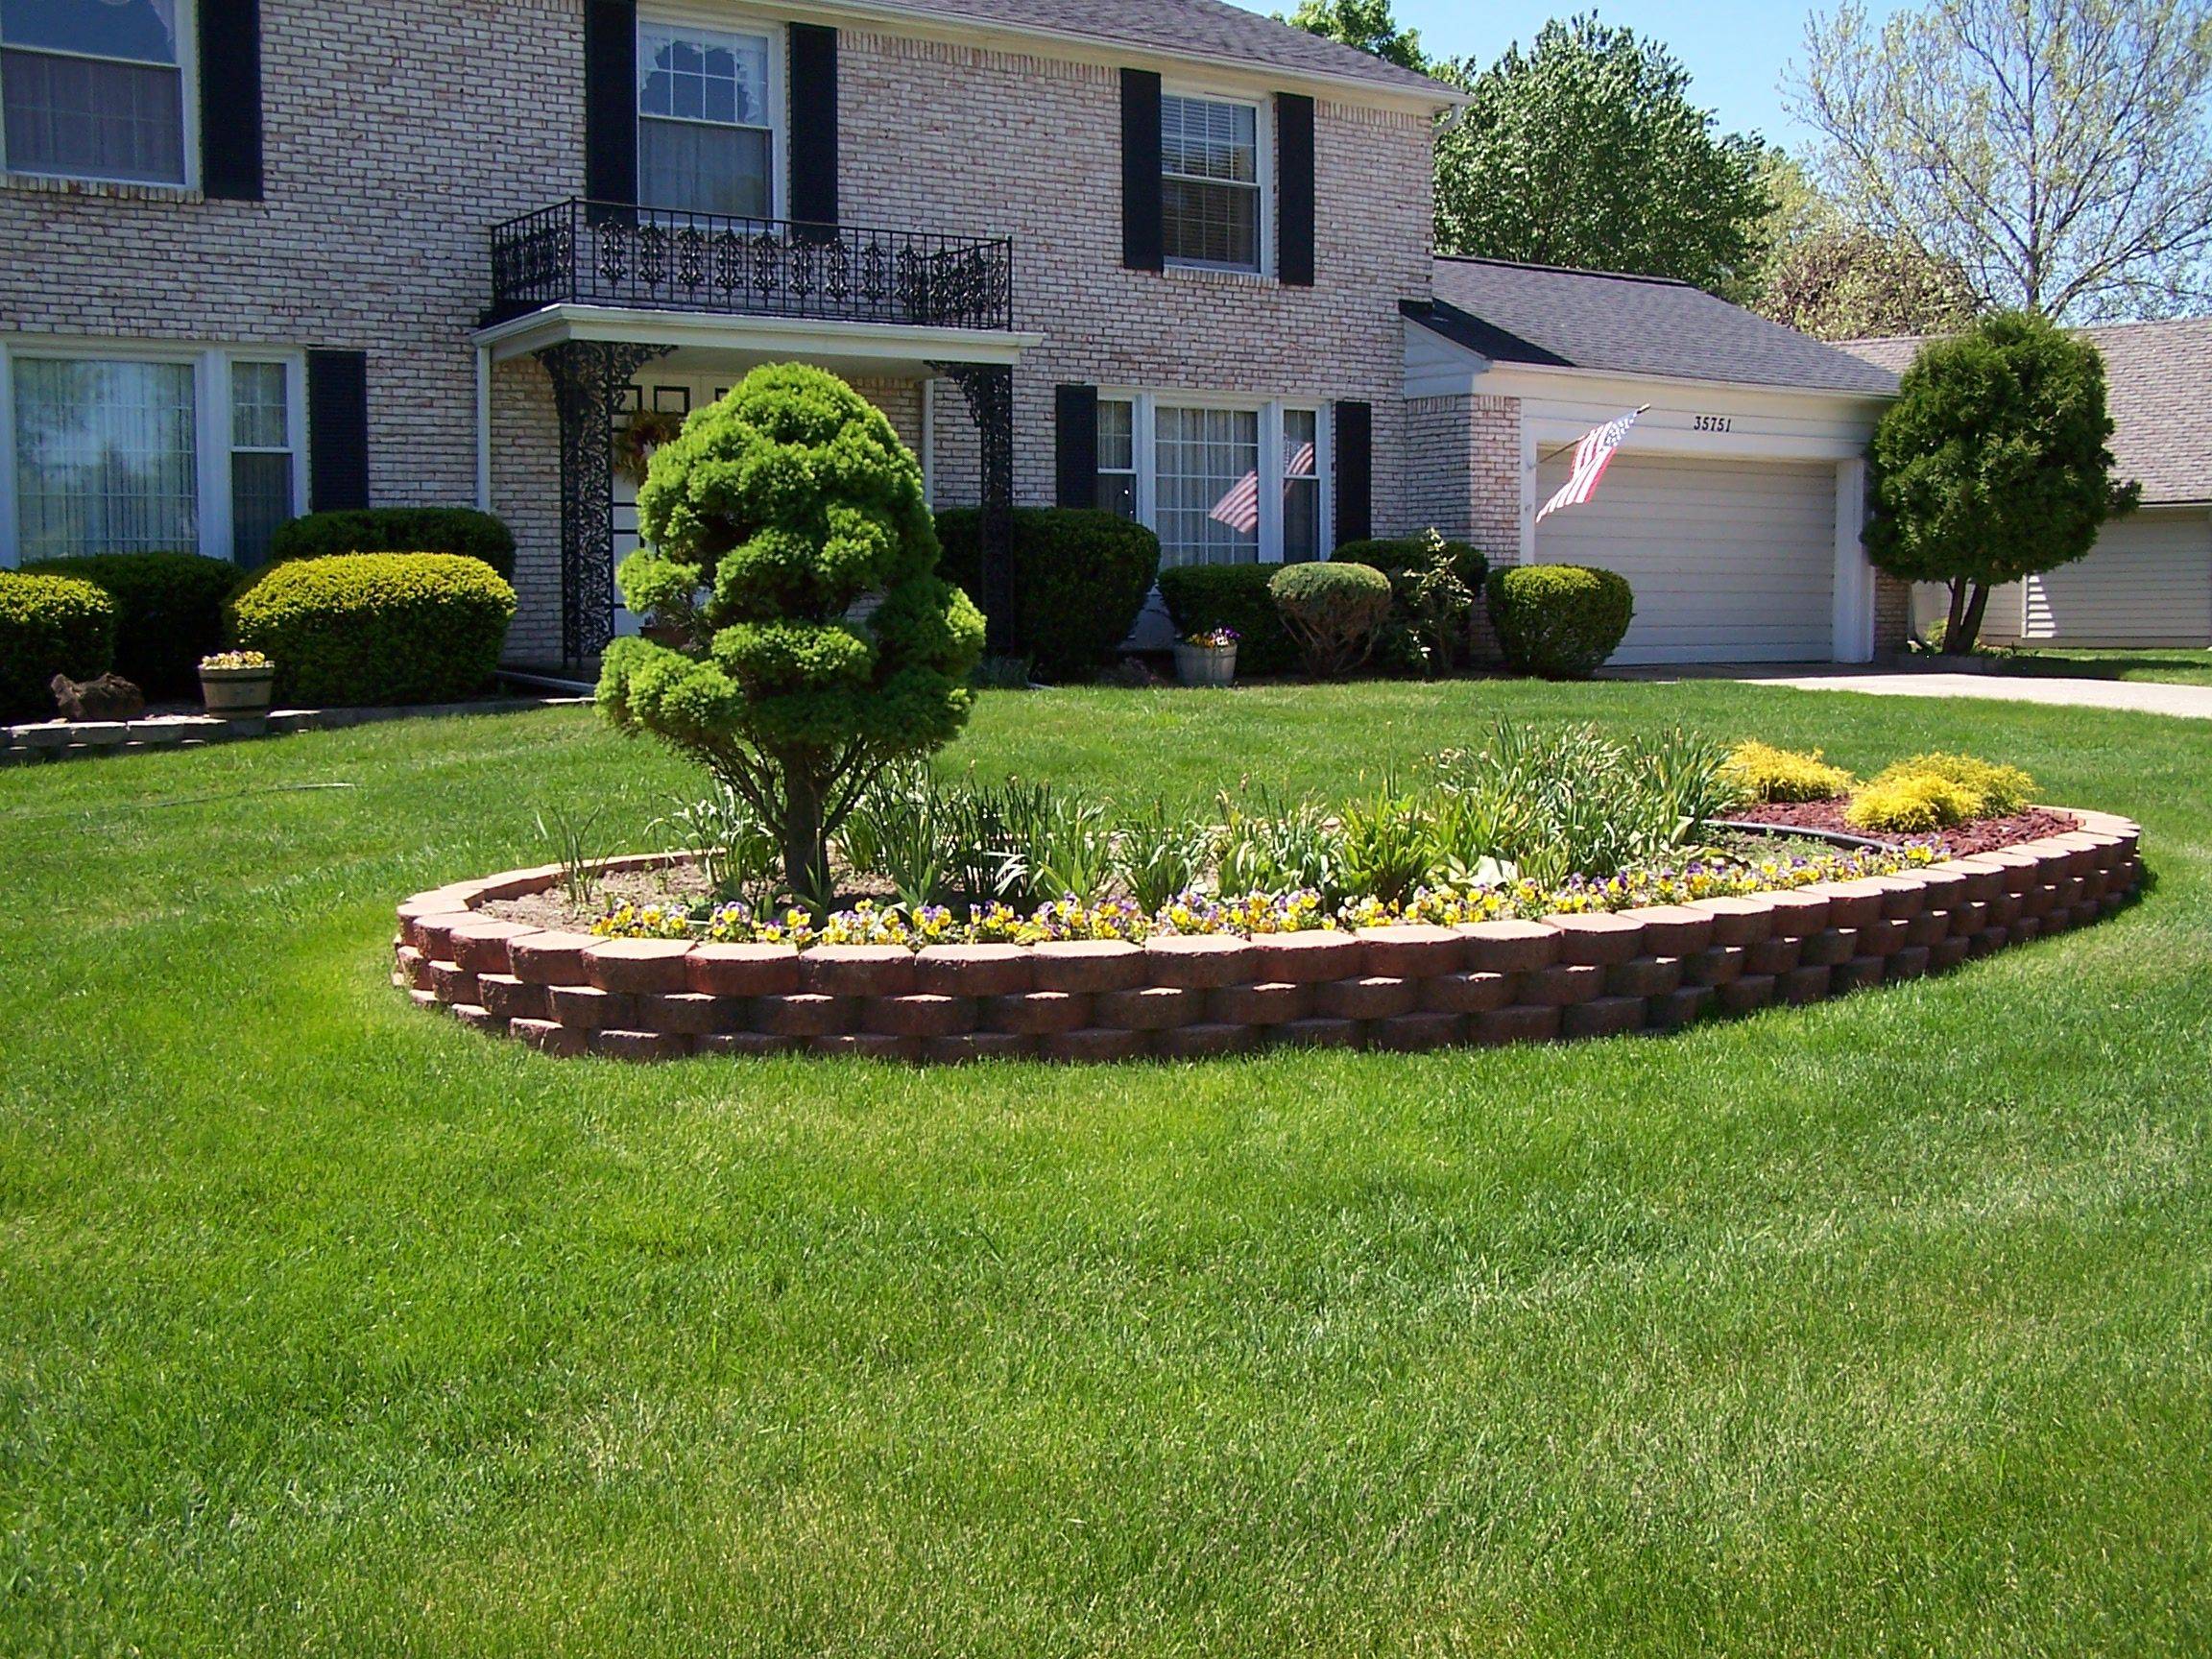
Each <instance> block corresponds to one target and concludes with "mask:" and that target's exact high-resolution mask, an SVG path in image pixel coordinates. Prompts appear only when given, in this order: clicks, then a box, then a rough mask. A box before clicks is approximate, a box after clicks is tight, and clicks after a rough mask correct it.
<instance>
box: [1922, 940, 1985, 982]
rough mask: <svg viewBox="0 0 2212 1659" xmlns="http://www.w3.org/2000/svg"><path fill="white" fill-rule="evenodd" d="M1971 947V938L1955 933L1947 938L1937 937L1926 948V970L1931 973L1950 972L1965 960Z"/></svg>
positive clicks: (1972, 946)
mask: <svg viewBox="0 0 2212 1659" xmlns="http://www.w3.org/2000/svg"><path fill="white" fill-rule="evenodd" d="M1973 949H1974V941H1973V940H1971V939H1967V938H1962V937H1960V935H1959V934H1956V933H1954V934H1953V935H1952V936H1951V937H1950V938H1948V939H1938V940H1937V941H1936V943H1935V944H1933V945H1931V946H1930V947H1929V948H1928V972H1929V973H1931V974H1948V973H1950V972H1951V970H1952V969H1954V968H1956V967H1958V966H1959V964H1960V963H1961V962H1963V961H1965V960H1966V957H1967V953H1968V952H1969V951H1971V950H1973Z"/></svg>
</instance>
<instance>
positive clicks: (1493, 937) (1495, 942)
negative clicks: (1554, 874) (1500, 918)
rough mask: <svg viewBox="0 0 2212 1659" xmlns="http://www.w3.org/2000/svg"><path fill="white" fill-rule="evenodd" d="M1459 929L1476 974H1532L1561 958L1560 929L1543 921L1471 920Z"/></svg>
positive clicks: (1471, 968)
mask: <svg viewBox="0 0 2212 1659" xmlns="http://www.w3.org/2000/svg"><path fill="white" fill-rule="evenodd" d="M1457 931H1458V933H1459V936H1460V937H1461V938H1463V939H1465V940H1466V941H1467V966H1468V968H1469V970H1470V971H1472V972H1474V973H1477V974H1532V973H1534V972H1535V971H1536V970H1538V969H1540V968H1549V967H1551V965H1552V964H1553V963H1555V962H1557V961H1558V960H1559V930H1558V929H1557V928H1556V927H1551V926H1546V925H1545V924H1543V923H1541V922H1470V923H1468V924H1467V925H1466V926H1463V927H1461V928H1459V929H1458V930H1457Z"/></svg>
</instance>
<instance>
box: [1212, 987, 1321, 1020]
mask: <svg viewBox="0 0 2212 1659" xmlns="http://www.w3.org/2000/svg"><path fill="white" fill-rule="evenodd" d="M1312 1011H1313V987H1312V986H1310V985H1224V986H1222V987H1221V988H1220V989H1218V990H1215V991H1209V992H1207V993H1206V1021H1205V1022H1206V1023H1208V1024H1211V1025H1284V1024H1287V1023H1288V1022H1290V1021H1292V1020H1303V1019H1305V1018H1306V1017H1307V1015H1309V1014H1310V1013H1311V1012H1312Z"/></svg>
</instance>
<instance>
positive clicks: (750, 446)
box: [599, 363, 983, 898]
mask: <svg viewBox="0 0 2212 1659" xmlns="http://www.w3.org/2000/svg"><path fill="white" fill-rule="evenodd" d="M637 519H638V524H639V527H640V530H641V532H642V535H643V538H644V540H645V541H646V542H647V544H648V546H649V548H650V549H651V550H650V551H644V552H639V553H636V554H633V555H632V556H631V557H630V558H628V559H626V560H624V561H623V562H622V568H621V570H620V571H619V572H618V573H617V574H618V579H619V581H620V583H621V587H622V596H623V599H624V601H625V602H626V603H627V604H628V605H629V606H630V608H631V609H632V610H633V611H637V612H639V613H645V614H649V615H651V616H652V617H653V618H654V622H655V628H654V633H655V634H656V635H660V636H661V638H660V639H654V638H642V639H617V640H615V641H614V642H613V644H611V645H610V646H609V647H608V648H607V653H606V657H605V659H604V665H603V668H602V671H601V675H600V680H599V707H600V709H602V710H603V711H604V712H605V713H606V714H607V715H608V717H609V718H610V719H612V720H613V723H614V724H615V725H616V726H618V727H620V728H622V729H623V730H625V731H646V732H651V733H654V734H655V735H657V736H659V737H660V738H661V739H662V740H663V741H664V742H666V743H668V744H669V745H670V746H671V747H673V748H674V749H676V750H677V751H678V752H679V753H681V754H684V755H686V756H688V757H691V758H692V759H694V760H697V761H698V762H700V763H701V764H702V765H704V766H706V767H707V768H708V769H709V771H710V772H712V773H713V774H714V775H715V777H716V778H718V779H720V780H721V781H723V782H725V783H727V784H728V785H729V786H730V787H731V788H732V789H733V790H734V791H736V793H737V794H738V795H739V796H741V797H742V798H743V799H744V800H745V801H747V802H748V803H750V804H751V805H752V806H753V808H754V810H756V811H757V812H758V813H759V814H760V817H761V820H762V822H763V823H765V824H766V825H767V826H768V828H769V829H771V830H772V831H773V832H774V833H775V835H776V837H777V840H778V842H779V844H780V845H781V849H782V854H783V873H784V878H785V879H786V880H788V881H789V883H790V885H791V889H792V891H793V892H795V893H798V894H800V895H802V896H805V897H807V898H813V897H816V896H819V895H826V894H827V893H828V892H829V835H830V833H831V832H832V831H834V830H835V829H837V827H838V826H839V825H840V824H842V823H843V822H844V820H845V817H846V816H847V814H849V813H850V812H851V811H852V809H853V806H854V802H855V801H856V800H857V798H858V796H859V795H860V793H861V791H862V790H863V789H865V788H866V786H867V784H868V782H869V781H871V780H872V779H873V778H874V777H875V776H876V774H877V773H878V772H879V771H881V770H882V768H883V767H884V766H886V765H888V764H890V763H891V762H892V761H895V760H898V759H901V758H903V757H908V756H915V755H925V754H927V753H928V752H929V751H931V750H933V749H938V748H941V747H943V746H944V745H945V744H946V743H948V742H950V741H951V739H952V737H953V736H954V735H955V734H956V733H958V732H959V730H960V728H961V726H962V725H963V724H964V723H965V722H966V721H967V718H968V711H969V709H970V706H971V704H972V702H973V700H974V699H973V694H972V693H971V692H970V691H969V689H968V686H967V680H968V676H969V674H970V673H971V672H972V671H973V670H974V666H975V663H976V661H977V659H978V658H979V657H980V656H981V654H982V649H983V618H982V616H981V614H980V613H978V612H977V611H976V609H975V607H974V605H972V604H970V603H969V602H968V599H967V597H966V596H965V595H964V594H962V593H961V592H960V590H959V589H956V588H953V587H951V586H950V585H949V584H948V583H946V582H944V581H942V580H940V579H939V578H938V576H937V574H936V567H937V533H936V530H935V528H934V527H933V526H932V524H931V522H930V517H929V509H928V508H927V506H926V505H925V503H924V501H923V497H922V469H921V468H920V466H919V465H918V464H917V463H916V462H915V460H914V457H913V455H912V454H911V453H909V452H908V450H907V449H906V446H905V445H902V443H900V441H899V438H898V435H897V434H896V433H895V432H893V431H892V430H891V423H890V421H886V420H885V419H884V418H883V416H882V414H881V413H880V412H879V411H878V410H877V409H876V408H874V407H873V406H871V405H870V404H869V403H868V402H867V401H866V400H865V399H863V398H862V397H860V395H859V394H858V393H856V392H854V390H853V389H852V388H851V387H850V386H847V385H846V384H845V383H844V382H843V381H842V380H839V379H838V378H837V377H836V376H835V375H833V374H829V373H825V372H823V371H822V370H819V369H812V368H808V367H805V366H804V365H801V364H796V363H784V364H775V365H770V366H769V367H766V368H761V369H756V370H754V371H753V373H750V374H748V375H746V376H745V378H744V380H743V381H742V382H740V383H739V385H738V386H737V387H736V389H735V390H734V391H733V392H732V393H731V394H730V395H729V396H728V397H724V398H723V399H722V400H721V401H720V402H718V403H715V404H713V405H711V406H710V407H709V408H707V409H704V410H701V411H700V412H699V413H698V414H696V415H694V416H692V417H691V419H690V420H689V421H687V422H685V427H684V431H683V434H682V436H680V437H678V438H677V439H675V440H674V441H673V442H671V443H668V444H664V445H661V447H660V448H659V449H658V450H656V451H655V453H654V456H653V463H652V468H651V470H650V471H649V473H648V474H647V477H646V481H645V485H644V487H643V488H642V489H641V490H639V492H638V493H637ZM702 594H704V595H705V597H704V598H703V599H702V597H701V595H702ZM871 594H874V595H878V604H877V605H876V607H875V609H874V610H873V611H872V612H870V613H868V615H867V616H866V618H865V620H862V619H858V618H857V617H856V615H855V613H854V605H855V603H856V602H857V601H858V600H860V599H862V598H863V597H865V596H867V595H871Z"/></svg>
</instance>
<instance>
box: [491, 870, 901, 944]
mask: <svg viewBox="0 0 2212 1659" xmlns="http://www.w3.org/2000/svg"><path fill="white" fill-rule="evenodd" d="M829 864H830V874H831V875H833V876H835V877H836V878H838V880H837V901H836V903H835V904H834V905H833V906H832V908H834V909H848V908H850V907H851V906H852V905H854V904H855V903H857V902H859V901H860V900H862V899H873V900H874V901H875V902H877V903H878V904H879V905H880V904H886V903H888V902H891V901H892V900H893V899H894V898H896V897H897V895H896V894H895V893H894V892H893V891H892V889H891V888H890V886H889V885H888V884H887V883H885V882H882V881H880V880H877V879H875V878H870V877H866V876H862V875H861V874H859V873H858V872H857V871H854V870H853V869H850V868H849V867H847V865H846V864H845V862H844V860H843V859H841V858H838V857H836V856H835V855H834V854H832V855H831V858H830V861H829ZM708 898H709V892H708V888H707V878H706V877H705V876H704V875H703V874H701V872H700V870H699V867H698V866H697V865H696V864H693V863H691V862H689V861H688V860H685V862H683V863H679V864H670V865H668V866H666V867H665V868H662V869H660V870H624V871H619V872H617V873H615V874H613V875H611V876H603V877H601V878H599V879H598V880H597V881H595V882H594V883H593V884H592V888H591V893H590V896H589V899H588V900H587V901H586V902H585V903H584V904H582V905H581V906H579V905H575V904H571V903H569V902H568V890H567V888H566V887H565V886H564V885H562V884H560V883H558V882H556V883H555V884H554V885H553V886H552V887H550V888H548V889H546V891H544V892H542V893H531V894H527V895H525V896H524V897H522V898H520V899H494V900H492V901H490V902H487V903H485V904H483V905H481V906H480V907H479V908H480V909H481V910H482V911H483V913H484V914H485V915H486V916H490V917H492V918H493V919H494V920H496V921H500V922H518V923H521V924H522V925H523V926H527V927H550V928H555V929H559V930H562V931H565V932H572V933H589V932H590V931H591V924H592V923H594V922H596V921H598V920H599V918H600V917H602V916H605V915H607V914H608V913H609V912H610V911H613V910H619V909H621V908H622V907H623V906H624V905H625V904H631V905H636V906H637V907H639V908H643V907H644V906H646V905H649V904H657V905H659V906H660V907H661V909H663V910H689V909H691V908H692V907H693V906H694V905H698V904H704V903H705V902H707V900H708Z"/></svg>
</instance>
